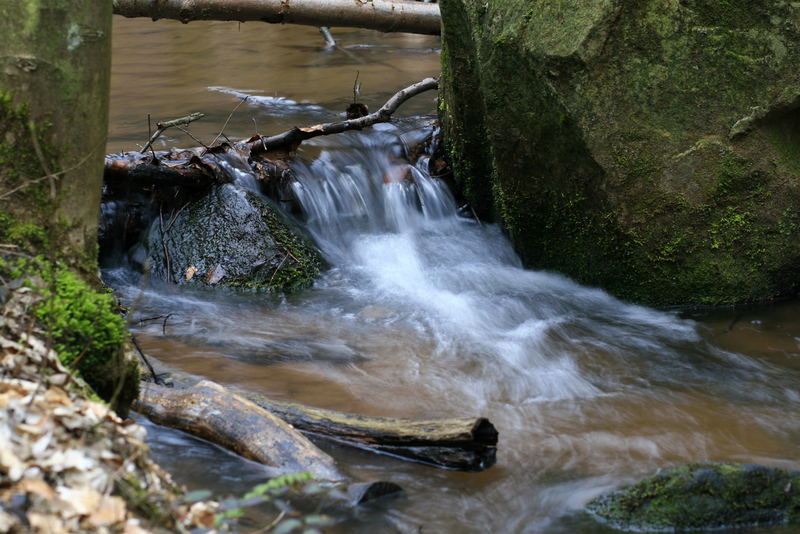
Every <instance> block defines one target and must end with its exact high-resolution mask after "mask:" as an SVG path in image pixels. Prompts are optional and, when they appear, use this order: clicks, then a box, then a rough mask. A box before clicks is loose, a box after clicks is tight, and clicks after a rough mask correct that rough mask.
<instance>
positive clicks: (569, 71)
mask: <svg viewBox="0 0 800 534" xmlns="http://www.w3.org/2000/svg"><path fill="white" fill-rule="evenodd" d="M441 8H442V12H443V53H442V62H443V83H442V90H441V94H442V105H441V113H442V116H443V122H444V126H445V135H446V138H447V143H448V149H449V151H450V154H451V157H452V159H453V167H454V171H455V174H456V178H457V181H458V183H459V184H460V186H461V187H462V190H463V193H464V196H465V197H466V199H467V200H468V201H469V202H470V203H472V204H473V206H474V207H475V208H476V210H477V211H478V212H479V213H480V214H481V215H482V216H484V217H487V216H488V217H493V218H494V219H495V220H497V221H499V222H501V223H502V224H503V225H504V227H505V228H506V229H507V230H508V232H509V234H510V236H511V238H512V240H513V241H514V243H515V246H516V247H517V249H518V251H519V253H520V255H521V257H522V259H523V261H524V263H525V264H526V265H527V266H529V267H534V268H546V269H555V270H558V271H561V272H564V273H566V274H568V275H570V276H572V277H574V278H576V279H577V280H578V281H580V282H582V283H586V284H591V285H598V286H601V287H604V288H606V289H608V290H610V291H611V292H612V293H614V294H616V295H618V296H621V297H624V298H627V299H631V300H634V301H638V302H643V303H647V304H655V305H674V304H704V305H705V304H736V303H743V302H753V301H765V300H770V299H773V298H776V297H779V296H786V295H793V294H795V293H796V292H797V290H798V289H799V288H800V239H798V238H800V234H798V233H797V230H798V228H797V225H795V224H790V223H789V221H790V220H793V219H792V218H791V217H792V216H793V214H796V213H797V212H798V209H800V172H798V169H800V148H798V147H800V145H798V144H797V135H798V134H797V131H800V130H797V125H798V124H800V122H799V121H800V111H798V108H800V105H799V104H798V102H800V100H798V98H797V93H798V92H797V91H796V89H797V87H798V84H799V83H800V52H798V50H800V46H798V44H799V43H800V8H798V7H797V6H796V5H794V4H791V3H786V2H771V3H761V4H753V3H744V2H742V1H740V0H731V1H726V2H718V1H716V0H692V1H687V2H669V3H664V2H659V1H655V0H648V1H644V2H636V3H618V2H609V1H606V0H595V1H591V2H584V1H578V0H545V1H542V2H536V3H535V4H530V3H529V2H525V1H523V0H498V1H497V2H489V3H485V2H477V1H473V0H442V2H441ZM753 108H759V109H764V110H766V111H765V114H763V115H762V116H761V119H760V120H755V121H754V123H753V127H752V128H751V129H750V130H749V132H748V133H747V134H746V135H744V136H743V137H737V138H736V139H731V138H729V133H730V131H731V128H732V126H733V125H734V124H736V123H737V121H739V120H741V119H742V118H743V117H746V116H748V115H749V114H752V113H753V111H752V110H753Z"/></svg>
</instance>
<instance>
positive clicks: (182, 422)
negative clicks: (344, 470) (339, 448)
mask: <svg viewBox="0 0 800 534" xmlns="http://www.w3.org/2000/svg"><path fill="white" fill-rule="evenodd" d="M135 408H136V410H137V411H138V412H140V413H141V414H143V415H146V416H147V417H149V418H150V419H151V420H153V422H155V423H158V424H160V425H164V426H169V427H172V428H177V429H180V430H184V431H186V432H189V433H190V434H193V435H195V436H199V437H201V438H204V439H207V440H209V441H212V442H214V443H216V444H218V445H221V446H223V447H225V448H226V449H230V450H232V451H234V452H236V453H237V454H240V455H241V456H244V457H245V458H249V459H250V460H254V461H256V462H259V463H262V464H265V465H268V466H270V467H275V468H277V469H280V470H281V471H286V472H291V473H294V472H309V473H311V474H312V475H314V477H315V478H318V479H322V480H342V479H344V476H343V475H342V474H341V473H339V470H338V469H337V468H336V464H335V462H334V460H333V458H331V457H330V456H328V455H327V454H325V453H324V452H322V451H321V450H319V449H318V448H317V447H316V445H314V444H313V443H311V442H310V441H309V440H308V439H307V438H305V437H304V436H303V435H302V434H300V433H299V432H298V431H297V430H295V429H294V428H292V426H291V425H289V424H288V423H285V422H284V421H282V420H281V419H279V418H278V417H276V416H275V415H273V414H271V413H270V412H268V411H267V410H265V409H263V408H260V407H259V406H257V405H256V404H254V403H252V402H250V401H248V400H247V399H244V398H242V397H240V396H239V395H236V394H234V393H231V392H230V391H229V390H227V389H225V388H223V387H222V386H220V385H219V384H216V383H214V382H211V381H208V380H203V381H202V382H200V383H198V384H197V385H195V386H193V387H191V388H187V389H175V388H167V387H163V386H157V385H155V384H142V389H141V396H140V398H139V400H138V401H137V403H136V405H135Z"/></svg>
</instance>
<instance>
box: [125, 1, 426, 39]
mask: <svg viewBox="0 0 800 534" xmlns="http://www.w3.org/2000/svg"><path fill="white" fill-rule="evenodd" d="M114 13H115V14H117V15H122V16H124V17H147V18H150V19H153V20H157V19H174V20H179V21H181V22H183V23H187V22H190V21H193V20H228V21H238V22H247V21H260V22H269V23H273V24H303V25H308V26H346V27H354V28H366V29H370V30H378V31H382V32H407V33H421V34H427V35H439V33H440V32H441V15H440V14H439V6H438V5H437V4H429V3H419V2H404V1H402V0H395V1H389V0H369V1H368V2H359V1H351V0H303V1H302V2H289V1H288V0H114Z"/></svg>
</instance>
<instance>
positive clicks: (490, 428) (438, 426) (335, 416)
mask: <svg viewBox="0 0 800 534" xmlns="http://www.w3.org/2000/svg"><path fill="white" fill-rule="evenodd" d="M142 357H143V359H144V358H146V360H145V361H146V362H148V363H147V365H148V369H150V370H151V374H152V376H153V377H157V378H158V379H159V380H166V381H168V382H169V383H171V384H174V386H175V390H176V391H181V390H185V389H186V388H192V387H194V386H195V385H197V384H198V383H199V382H201V379H200V378H199V377H197V376H194V375H190V374H188V373H184V372H182V371H178V370H176V369H174V368H172V367H170V366H167V365H165V364H164V363H162V362H160V361H158V360H156V359H155V358H152V357H146V356H144V354H143V353H142ZM143 374H145V373H144V372H143ZM142 387H143V388H144V387H149V385H147V386H146V385H145V384H143V385H142ZM162 389H164V388H162ZM238 394H239V395H241V396H242V397H244V398H246V399H248V400H249V401H251V402H253V403H255V404H257V405H258V406H260V407H262V408H264V409H266V410H268V411H269V412H271V413H273V414H275V415H276V416H278V417H280V418H281V419H283V420H284V421H286V422H287V423H288V424H290V425H291V426H292V427H294V428H296V429H297V430H300V431H301V432H303V433H306V434H308V435H310V436H312V437H314V438H319V439H324V440H327V441H332V442H335V443H339V444H342V445H348V446H351V447H357V448H360V449H364V450H368V451H372V452H378V453H383V454H389V455H392V456H395V457H398V458H400V459H406V460H412V461H415V462H420V463H424V464H428V465H432V466H434V467H443V468H445V469H457V470H461V471H481V470H483V469H486V468H488V467H491V466H492V465H494V463H495V459H496V453H497V438H498V433H497V430H496V429H495V427H494V425H493V424H492V423H491V422H490V421H489V420H488V419H486V418H483V417H454V418H449V419H427V420H420V419H399V418H394V417H375V416H364V415H358V414H352V413H346V412H339V411H336V410H326V409H323V408H315V407H313V406H306V405H303V404H298V403H293V402H282V401H276V400H274V399H270V398H269V397H265V396H264V395H260V394H258V393H253V392H249V391H240V392H238Z"/></svg>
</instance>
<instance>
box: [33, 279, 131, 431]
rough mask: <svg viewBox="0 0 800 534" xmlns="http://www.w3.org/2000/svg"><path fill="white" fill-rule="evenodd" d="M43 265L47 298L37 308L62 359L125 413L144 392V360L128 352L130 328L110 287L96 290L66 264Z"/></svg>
mask: <svg viewBox="0 0 800 534" xmlns="http://www.w3.org/2000/svg"><path fill="white" fill-rule="evenodd" d="M44 265H45V268H44V269H42V270H41V271H40V273H41V275H42V277H43V279H44V280H45V286H44V287H43V288H40V291H41V292H42V293H43V296H44V301H43V302H42V303H41V304H40V305H39V307H38V308H37V309H36V317H37V320H38V321H40V322H41V323H42V325H43V326H44V328H45V329H46V331H47V332H48V334H49V336H50V338H51V339H52V340H53V347H54V349H55V350H56V352H57V353H58V356H59V358H60V359H61V361H62V363H64V365H66V366H67V367H68V368H70V369H72V370H74V371H77V372H78V374H79V375H80V376H81V377H82V378H83V379H84V380H85V381H86V382H87V383H88V384H89V386H91V387H92V389H93V390H94V391H95V392H97V394H98V395H99V396H100V397H101V398H103V399H104V400H106V401H113V406H114V408H115V409H116V410H117V411H118V412H119V413H121V414H122V415H123V416H124V415H125V414H127V410H128V407H129V406H130V403H131V402H132V401H133V400H134V399H135V398H136V397H137V396H138V382H139V375H138V366H137V365H136V362H130V361H128V360H127V359H126V358H125V356H124V351H123V348H124V345H125V340H126V332H125V327H124V323H123V321H122V319H121V318H120V316H119V315H118V314H117V313H116V306H115V303H114V299H113V298H112V296H111V295H110V294H109V293H108V292H103V291H96V290H95V289H93V288H92V287H90V286H89V285H88V284H87V283H86V282H84V281H83V280H81V279H80V278H78V277H77V276H76V275H75V273H73V272H72V271H70V270H68V269H65V268H63V267H59V266H56V267H53V268H49V267H47V266H46V265H47V264H46V263H45V264H44Z"/></svg>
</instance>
